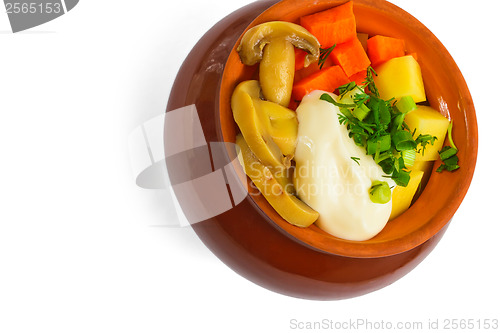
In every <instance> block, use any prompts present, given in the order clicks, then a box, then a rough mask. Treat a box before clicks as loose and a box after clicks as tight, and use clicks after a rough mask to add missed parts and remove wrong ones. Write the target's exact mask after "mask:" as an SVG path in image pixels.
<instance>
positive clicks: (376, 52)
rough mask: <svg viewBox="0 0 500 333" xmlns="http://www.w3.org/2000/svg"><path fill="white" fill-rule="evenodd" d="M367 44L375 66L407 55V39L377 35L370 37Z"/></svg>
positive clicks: (369, 55)
mask: <svg viewBox="0 0 500 333" xmlns="http://www.w3.org/2000/svg"><path fill="white" fill-rule="evenodd" d="M366 46H367V50H368V57H369V58H370V60H371V62H372V65H373V66H377V65H380V64H381V63H383V62H386V61H387V60H390V59H392V58H398V57H402V56H404V55H405V41H404V40H403V39H399V38H392V37H387V36H380V35H377V36H373V37H371V38H370V39H368V41H367V44H366Z"/></svg>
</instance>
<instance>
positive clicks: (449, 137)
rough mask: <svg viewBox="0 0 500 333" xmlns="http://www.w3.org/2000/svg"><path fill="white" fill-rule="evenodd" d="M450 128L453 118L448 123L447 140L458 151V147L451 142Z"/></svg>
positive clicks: (451, 127)
mask: <svg viewBox="0 0 500 333" xmlns="http://www.w3.org/2000/svg"><path fill="white" fill-rule="evenodd" d="M452 129H453V120H452V121H450V124H449V125H448V141H450V145H451V146H452V147H453V148H455V149H456V150H457V151H458V148H457V146H455V143H454V142H453V138H452V137H451V131H452Z"/></svg>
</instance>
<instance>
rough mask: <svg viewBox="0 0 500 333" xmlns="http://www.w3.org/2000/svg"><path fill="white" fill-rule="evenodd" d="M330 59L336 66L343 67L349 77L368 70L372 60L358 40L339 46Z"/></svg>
mask: <svg viewBox="0 0 500 333" xmlns="http://www.w3.org/2000/svg"><path fill="white" fill-rule="evenodd" d="M330 57H331V59H332V60H333V63H334V64H336V65H340V66H341V67H342V69H343V70H344V72H345V74H346V75H347V76H351V75H354V74H356V73H358V72H360V71H362V70H366V69H367V68H368V66H370V59H368V56H367V55H366V52H365V50H364V49H363V45H361V42H360V41H359V40H358V39H357V38H354V39H351V40H350V41H348V42H346V43H342V44H339V45H337V46H336V47H335V48H334V49H333V51H332V53H331V54H330Z"/></svg>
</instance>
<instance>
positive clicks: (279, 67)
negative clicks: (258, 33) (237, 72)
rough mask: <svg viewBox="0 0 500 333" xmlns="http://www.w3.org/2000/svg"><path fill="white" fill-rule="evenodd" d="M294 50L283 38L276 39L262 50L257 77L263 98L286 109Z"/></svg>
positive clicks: (290, 91) (292, 74)
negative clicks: (258, 77)
mask: <svg viewBox="0 0 500 333" xmlns="http://www.w3.org/2000/svg"><path fill="white" fill-rule="evenodd" d="M294 73H295V50H294V46H293V45H292V43H290V42H288V41H287V40H286V39H285V38H277V39H275V40H274V41H273V42H272V43H269V44H267V45H266V46H265V48H264V55H263V57H262V61H261V62H260V68H259V76H260V83H261V87H262V93H263V95H264V98H265V99H267V100H268V101H271V102H274V103H278V104H280V105H282V106H285V107H287V106H288V105H289V104H290V98H291V95H292V86H293V78H294Z"/></svg>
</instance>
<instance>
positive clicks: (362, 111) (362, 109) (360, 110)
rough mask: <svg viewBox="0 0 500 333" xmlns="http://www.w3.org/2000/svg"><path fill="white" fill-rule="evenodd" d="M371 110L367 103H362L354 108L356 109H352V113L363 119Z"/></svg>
mask: <svg viewBox="0 0 500 333" xmlns="http://www.w3.org/2000/svg"><path fill="white" fill-rule="evenodd" d="M370 111H371V110H370V109H369V108H368V107H367V106H366V105H364V104H361V106H356V107H355V108H354V110H353V111H352V114H353V115H354V117H356V118H358V119H359V120H363V119H365V118H366V116H367V115H368V113H370Z"/></svg>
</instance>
